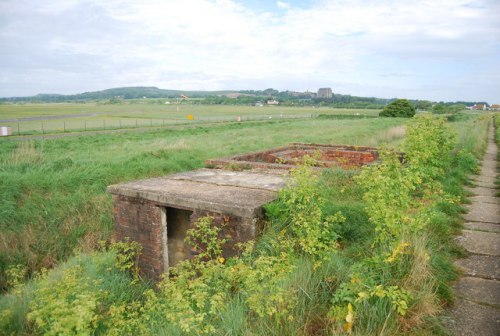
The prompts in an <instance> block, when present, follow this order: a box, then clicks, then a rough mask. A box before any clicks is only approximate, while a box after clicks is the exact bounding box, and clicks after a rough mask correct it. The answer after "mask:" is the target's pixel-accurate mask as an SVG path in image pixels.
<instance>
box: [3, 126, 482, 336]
mask: <svg viewBox="0 0 500 336" xmlns="http://www.w3.org/2000/svg"><path fill="white" fill-rule="evenodd" d="M337 122H338V121H337ZM487 123H488V120H487V119H476V120H474V125H475V127H474V130H473V132H466V133H464V132H461V130H462V129H466V128H468V127H470V126H471V124H472V122H471V121H463V122H462V124H456V125H455V126H456V127H455V128H457V129H458V130H459V132H458V134H459V135H460V136H458V137H456V136H454V131H453V130H452V129H451V127H450V126H449V125H448V124H446V123H445V122H444V121H443V120H442V119H435V118H432V117H430V116H423V117H419V118H416V119H412V120H410V121H409V122H408V124H407V137H406V139H405V141H404V146H403V149H404V150H405V152H406V155H405V157H404V160H401V158H400V156H399V155H398V154H397V153H395V152H394V151H391V150H390V149H387V150H386V151H385V153H384V155H383V161H382V162H381V163H380V164H378V165H374V166H370V167H367V168H364V169H363V171H362V172H361V174H359V175H357V174H355V173H353V172H345V171H337V170H329V171H325V172H324V173H322V174H318V173H317V172H315V171H314V170H312V169H311V167H310V166H311V165H312V164H313V163H314V162H313V160H314V159H313V158H306V160H305V162H304V163H303V165H301V166H300V167H298V168H297V169H296V170H295V171H294V172H293V173H292V183H291V184H290V186H289V187H288V188H286V189H284V190H283V191H282V192H281V193H280V198H279V199H278V201H276V202H274V203H272V204H270V205H269V206H268V209H267V213H268V214H269V221H268V225H267V228H266V230H265V232H264V234H263V235H262V237H261V238H260V239H259V240H258V241H256V242H248V243H246V244H242V245H240V246H239V254H238V255H237V256H236V257H233V258H227V259H225V258H224V257H223V256H222V255H221V244H223V243H224V241H223V237H221V236H220V227H215V226H214V225H212V220H211V218H210V217H206V218H202V219H201V220H200V221H199V222H198V224H197V227H195V228H193V229H192V230H190V232H189V233H188V239H189V243H190V245H191V246H194V247H195V248H197V249H198V250H200V251H201V252H202V253H200V254H199V255H197V256H196V257H195V258H193V259H191V260H189V261H184V262H181V263H180V264H179V265H178V266H177V267H175V268H171V269H170V270H169V274H168V275H166V277H165V278H164V279H163V280H162V281H161V282H160V283H159V284H157V285H151V284H147V283H142V282H141V281H139V282H138V281H134V276H133V275H131V274H130V273H131V272H132V273H133V270H134V267H135V266H134V262H133V260H135V255H136V254H137V253H138V252H139V251H138V250H137V248H134V247H133V246H130V247H128V246H127V245H126V244H123V243H120V245H116V244H112V245H111V246H112V247H111V248H107V249H106V251H103V252H97V253H91V254H81V253H80V254H78V255H77V256H75V257H73V258H71V259H70V260H69V261H68V262H66V263H65V264H63V265H61V266H59V267H57V268H56V269H55V270H53V271H49V272H48V273H45V272H42V274H41V275H39V276H38V277H37V278H36V279H33V280H32V281H30V282H28V283H25V284H17V285H16V287H14V289H12V290H11V292H10V293H9V294H8V295H4V296H3V297H2V299H1V300H0V311H1V313H0V330H3V331H4V332H5V333H6V334H10V333H25V334H40V333H42V334H53V335H57V334H78V333H80V334H110V335H135V334H155V335H332V334H339V335H341V334H353V335H381V334H384V335H397V334H418V335H423V334H433V335H436V334H444V332H445V331H443V330H442V329H441V328H440V326H439V322H438V320H437V319H436V316H437V315H438V313H439V311H440V309H441V307H442V305H444V304H446V303H447V302H450V301H451V300H453V297H452V295H451V291H450V288H449V281H450V280H451V279H453V277H454V276H455V273H454V271H453V267H452V264H451V262H450V258H451V256H452V255H453V251H454V248H453V245H452V243H451V232H453V230H454V229H456V228H457V227H458V226H457V224H458V223H459V215H460V212H461V208H460V205H459V201H460V200H461V197H462V196H463V189H462V185H463V184H464V183H465V182H466V179H467V177H466V174H467V173H469V172H471V171H473V170H474V169H475V167H476V161H475V159H474V156H473V155H472V153H479V152H480V151H481V150H484V145H483V144H482V143H483V142H484V139H485V131H486V127H487ZM457 140H458V141H459V142H458V145H457ZM424 163H425V164H424ZM444 172H446V174H445V173H444ZM14 273H15V272H14ZM62 309H65V311H66V312H67V313H66V314H62V313H61V312H62Z"/></svg>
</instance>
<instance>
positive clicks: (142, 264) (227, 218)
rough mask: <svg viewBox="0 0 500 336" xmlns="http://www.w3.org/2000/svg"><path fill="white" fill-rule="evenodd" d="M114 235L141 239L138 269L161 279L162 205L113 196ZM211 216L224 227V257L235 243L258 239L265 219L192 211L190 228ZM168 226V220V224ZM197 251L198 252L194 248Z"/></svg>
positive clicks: (234, 252) (139, 199)
mask: <svg viewBox="0 0 500 336" xmlns="http://www.w3.org/2000/svg"><path fill="white" fill-rule="evenodd" d="M113 203H114V221H115V238H116V240H119V241H125V240H127V239H129V240H131V241H135V242H138V243H139V244H141V246H142V254H141V256H140V257H139V269H140V273H141V275H142V276H145V277H147V278H150V279H156V280H157V279H159V278H160V275H161V274H162V273H163V272H165V271H166V267H165V262H164V256H165V255H166V253H168V252H167V251H165V254H164V246H165V244H164V239H165V236H164V233H165V232H166V231H165V228H164V227H163V223H162V211H163V209H162V208H163V206H162V205H159V204H157V203H154V202H151V201H148V200H144V199H141V198H134V197H128V196H123V195H113ZM207 215H209V216H212V217H213V218H214V221H213V223H214V225H217V226H221V225H223V226H224V228H223V230H222V231H221V235H220V236H221V238H225V239H227V243H226V244H225V245H224V247H223V255H224V257H230V256H233V255H235V254H236V252H237V251H236V250H235V249H234V245H235V244H236V243H239V242H245V241H248V240H251V239H255V238H256V236H257V234H258V233H259V232H260V230H261V229H262V228H261V225H262V220H261V219H258V218H243V217H238V216H231V215H228V214H221V213H216V212H211V211H205V210H193V213H192V215H191V217H190V224H189V227H190V228H192V227H193V226H194V223H195V222H196V221H197V220H198V219H199V218H200V217H204V216H207ZM167 225H168V223H167ZM192 252H194V253H196V251H192Z"/></svg>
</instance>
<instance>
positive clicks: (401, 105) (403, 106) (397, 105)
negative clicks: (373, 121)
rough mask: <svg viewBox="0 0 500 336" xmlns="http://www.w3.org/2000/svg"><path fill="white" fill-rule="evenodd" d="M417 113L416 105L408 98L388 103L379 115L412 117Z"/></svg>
mask: <svg viewBox="0 0 500 336" xmlns="http://www.w3.org/2000/svg"><path fill="white" fill-rule="evenodd" d="M414 115H415V107H414V106H413V105H412V104H411V103H410V102H409V101H408V100H406V99H396V100H395V101H393V102H391V103H389V104H387V105H386V106H385V107H384V109H383V110H382V112H380V114H379V116H381V117H393V118H395V117H403V118H411V117H413V116H414Z"/></svg>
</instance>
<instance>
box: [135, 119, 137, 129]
mask: <svg viewBox="0 0 500 336" xmlns="http://www.w3.org/2000/svg"><path fill="white" fill-rule="evenodd" d="M135 128H137V119H135Z"/></svg>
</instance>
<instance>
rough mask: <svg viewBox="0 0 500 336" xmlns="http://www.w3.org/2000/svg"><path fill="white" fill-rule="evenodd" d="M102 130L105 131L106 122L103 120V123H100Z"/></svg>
mask: <svg viewBox="0 0 500 336" xmlns="http://www.w3.org/2000/svg"><path fill="white" fill-rule="evenodd" d="M102 129H103V130H106V120H103V121H102Z"/></svg>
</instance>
